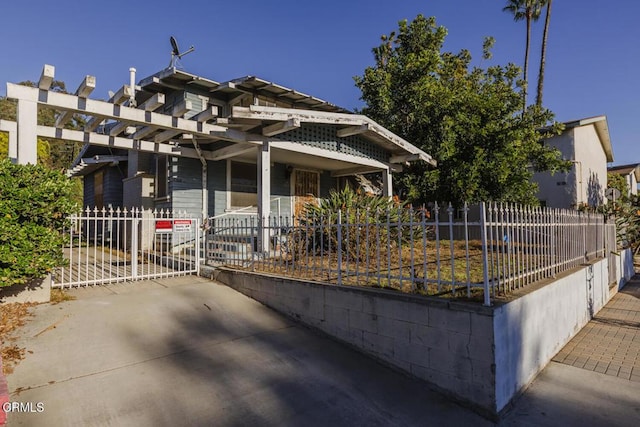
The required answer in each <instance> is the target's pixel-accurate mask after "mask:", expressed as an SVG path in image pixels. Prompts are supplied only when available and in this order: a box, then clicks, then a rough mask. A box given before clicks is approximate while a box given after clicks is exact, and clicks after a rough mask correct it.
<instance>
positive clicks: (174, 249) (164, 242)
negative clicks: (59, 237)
mask: <svg viewBox="0 0 640 427" xmlns="http://www.w3.org/2000/svg"><path fill="white" fill-rule="evenodd" d="M200 234H201V231H200V225H199V219H197V218H192V217H189V216H188V215H187V214H180V213H177V214H174V213H172V212H170V211H150V210H142V209H133V210H127V209H93V210H91V209H89V208H87V209H86V210H85V211H84V212H83V213H82V214H79V215H74V216H71V217H70V218H69V227H68V228H67V229H65V232H64V235H65V244H64V248H63V251H64V256H65V265H64V266H63V267H60V268H58V269H56V271H55V272H54V276H53V281H54V284H53V286H54V287H72V286H87V285H96V284H106V283H112V282H123V281H131V280H141V279H152V278H159V277H170V276H177V275H185V274H192V273H197V272H198V270H199V267H200Z"/></svg>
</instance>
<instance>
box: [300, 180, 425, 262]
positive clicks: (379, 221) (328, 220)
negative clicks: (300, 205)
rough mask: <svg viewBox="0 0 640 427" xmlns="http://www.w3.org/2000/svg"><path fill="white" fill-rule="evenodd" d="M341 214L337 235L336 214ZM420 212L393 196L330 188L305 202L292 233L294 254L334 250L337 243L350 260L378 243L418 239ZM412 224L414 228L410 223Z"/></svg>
mask: <svg viewBox="0 0 640 427" xmlns="http://www.w3.org/2000/svg"><path fill="white" fill-rule="evenodd" d="M339 214H340V224H341V229H340V238H339V237H338V226H337V224H338V215H339ZM421 215H422V212H421V211H415V210H412V209H410V208H408V207H407V206H405V204H404V203H400V202H399V201H398V200H397V199H395V198H389V197H384V196H373V195H369V194H366V193H364V192H361V191H354V190H353V189H351V188H350V187H348V186H347V187H345V188H344V189H343V190H341V191H335V190H332V191H331V193H330V194H329V197H328V198H326V199H322V200H321V201H320V202H319V203H318V204H313V203H309V204H307V205H305V209H304V213H303V215H302V216H301V217H300V218H298V220H297V223H298V227H296V234H295V236H293V252H294V255H295V254H297V253H299V254H307V253H309V254H311V253H316V252H319V251H321V250H322V251H325V250H331V251H332V252H335V251H336V248H337V245H338V242H340V244H341V247H342V248H343V251H345V252H348V256H349V258H350V259H354V260H355V259H362V260H364V259H365V258H366V257H367V254H368V253H369V252H370V251H371V250H373V248H376V247H378V246H380V247H382V248H385V247H387V246H388V245H392V246H397V245H399V244H402V243H406V242H407V241H409V240H410V239H411V234H413V235H414V236H413V237H414V238H420V237H419V236H421V233H422V227H421V226H420V222H421V220H422V216H421ZM412 224H413V227H411V225H412Z"/></svg>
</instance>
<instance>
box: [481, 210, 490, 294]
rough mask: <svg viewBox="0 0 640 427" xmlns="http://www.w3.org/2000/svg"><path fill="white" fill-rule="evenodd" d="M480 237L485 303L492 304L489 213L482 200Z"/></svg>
mask: <svg viewBox="0 0 640 427" xmlns="http://www.w3.org/2000/svg"><path fill="white" fill-rule="evenodd" d="M480 236H481V237H480V238H481V241H482V280H483V282H484V283H483V285H484V305H486V306H490V305H491V295H490V294H489V262H488V257H487V255H488V251H489V248H488V246H487V215H486V213H485V206H484V202H480Z"/></svg>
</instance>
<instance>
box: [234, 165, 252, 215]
mask: <svg viewBox="0 0 640 427" xmlns="http://www.w3.org/2000/svg"><path fill="white" fill-rule="evenodd" d="M229 165H230V168H231V171H230V184H229V207H230V208H231V209H238V208H244V207H247V206H257V204H258V167H257V166H256V165H255V164H253V163H242V162H234V161H231V162H229Z"/></svg>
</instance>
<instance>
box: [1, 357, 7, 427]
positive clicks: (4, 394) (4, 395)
mask: <svg viewBox="0 0 640 427" xmlns="http://www.w3.org/2000/svg"><path fill="white" fill-rule="evenodd" d="M8 401H9V387H7V379H6V378H5V377H4V374H3V373H2V356H0V426H3V425H4V424H5V423H6V422H7V414H6V413H5V412H4V404H5V403H7V402H8Z"/></svg>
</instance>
